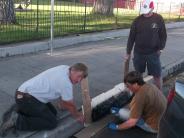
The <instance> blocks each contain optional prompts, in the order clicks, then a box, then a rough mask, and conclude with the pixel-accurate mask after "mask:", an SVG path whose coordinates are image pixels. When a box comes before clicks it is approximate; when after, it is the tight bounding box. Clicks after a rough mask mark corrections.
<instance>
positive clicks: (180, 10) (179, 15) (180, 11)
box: [178, 3, 182, 20]
mask: <svg viewBox="0 0 184 138" xmlns="http://www.w3.org/2000/svg"><path fill="white" fill-rule="evenodd" d="M181 10H182V3H181V4H180V13H179V16H178V20H180V16H181V12H182V11H181Z"/></svg>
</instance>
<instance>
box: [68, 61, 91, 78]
mask: <svg viewBox="0 0 184 138" xmlns="http://www.w3.org/2000/svg"><path fill="white" fill-rule="evenodd" d="M69 69H70V70H75V71H82V72H83V75H84V76H83V77H84V78H86V77H87V76H88V67H87V66H86V65H85V64H83V63H75V64H73V65H72V66H70V68H69Z"/></svg>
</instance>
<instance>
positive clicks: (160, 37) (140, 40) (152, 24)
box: [127, 13, 167, 54]
mask: <svg viewBox="0 0 184 138" xmlns="http://www.w3.org/2000/svg"><path fill="white" fill-rule="evenodd" d="M166 39H167V33H166V28H165V23H164V20H163V18H162V16H161V15H159V14H157V13H153V15H152V16H151V17H144V16H143V15H140V16H138V17H137V18H136V19H135V20H134V21H133V23H132V25H131V29H130V34H129V38H128V42H127V54H130V53H131V51H132V49H133V47H134V51H135V52H137V53H140V54H152V53H154V52H156V51H158V50H162V49H164V47H165V44H166Z"/></svg>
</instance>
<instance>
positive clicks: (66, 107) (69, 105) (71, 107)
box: [61, 102, 80, 117]
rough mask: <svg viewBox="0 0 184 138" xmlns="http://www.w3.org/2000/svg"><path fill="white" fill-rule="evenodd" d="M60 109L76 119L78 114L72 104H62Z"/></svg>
mask: <svg viewBox="0 0 184 138" xmlns="http://www.w3.org/2000/svg"><path fill="white" fill-rule="evenodd" d="M61 107H62V108H64V109H66V110H68V111H69V112H70V113H71V114H72V115H73V116H74V117H77V116H78V115H79V114H80V113H79V112H78V110H77V108H76V106H75V105H74V104H73V103H69V102H62V103H61Z"/></svg>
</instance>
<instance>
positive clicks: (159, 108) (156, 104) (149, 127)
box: [108, 71, 167, 133]
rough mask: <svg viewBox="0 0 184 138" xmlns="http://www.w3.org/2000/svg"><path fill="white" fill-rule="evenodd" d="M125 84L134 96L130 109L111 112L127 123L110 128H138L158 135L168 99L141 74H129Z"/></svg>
mask: <svg viewBox="0 0 184 138" xmlns="http://www.w3.org/2000/svg"><path fill="white" fill-rule="evenodd" d="M124 83H125V85H126V87H127V88H128V89H129V90H130V91H131V92H133V94H134V97H133V99H132V101H131V103H130V105H129V107H130V108H129V109H127V108H122V109H119V108H116V107H113V108H112V109H111V112H112V113H113V114H115V115H118V116H119V117H120V118H121V119H123V120H125V122H123V123H122V124H119V125H117V124H115V123H109V125H108V127H109V128H110V129H113V130H123V129H128V128H131V127H134V126H138V127H140V128H141V129H143V130H145V131H147V132H151V133H157V131H158V126H159V122H160V119H161V117H162V115H163V113H164V111H165V110H166V106H167V101H166V98H165V97H164V95H163V94H162V92H161V91H160V90H159V89H158V88H157V87H156V86H155V85H153V84H147V83H145V82H144V80H143V78H142V75H141V74H140V73H139V72H136V71H132V72H130V73H128V74H127V76H125V78H124Z"/></svg>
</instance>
